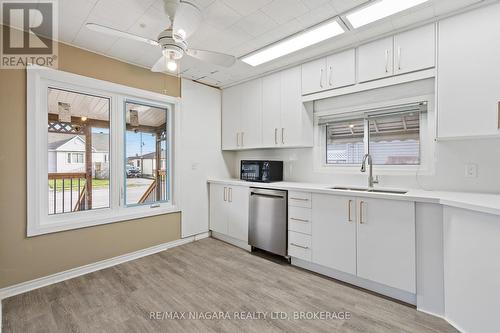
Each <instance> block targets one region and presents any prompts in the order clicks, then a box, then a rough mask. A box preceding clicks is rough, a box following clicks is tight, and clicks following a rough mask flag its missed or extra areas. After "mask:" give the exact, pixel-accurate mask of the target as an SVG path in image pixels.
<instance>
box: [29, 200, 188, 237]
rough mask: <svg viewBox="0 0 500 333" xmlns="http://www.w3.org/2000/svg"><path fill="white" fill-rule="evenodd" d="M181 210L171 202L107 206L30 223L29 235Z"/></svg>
mask: <svg viewBox="0 0 500 333" xmlns="http://www.w3.org/2000/svg"><path fill="white" fill-rule="evenodd" d="M179 212H181V210H180V209H179V208H177V207H176V206H173V205H170V204H169V205H164V206H161V207H157V208H150V207H149V206H141V207H129V208H122V209H119V210H118V211H116V210H115V211H112V210H111V209H110V208H106V209H101V210H95V211H86V212H82V213H85V214H79V213H73V214H71V216H70V215H66V216H65V215H59V216H57V218H56V219H53V220H52V221H50V222H45V223H41V224H40V225H38V226H30V225H28V230H27V237H34V236H40V235H45V234H51V233H55V232H61V231H68V230H75V229H81V228H88V227H94V226H99V225H104V224H110V223H116V222H127V221H130V220H136V219H141V218H146V217H151V216H158V215H165V214H173V213H179ZM54 217H55V216H54ZM66 217H67V218H66Z"/></svg>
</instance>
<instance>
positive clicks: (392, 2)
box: [345, 0, 429, 29]
mask: <svg viewBox="0 0 500 333" xmlns="http://www.w3.org/2000/svg"><path fill="white" fill-rule="evenodd" d="M427 1H429V0H379V1H374V2H371V3H370V4H369V5H368V6H366V7H363V8H360V9H357V10H354V11H353V12H351V13H348V14H347V15H346V16H345V17H346V19H347V20H348V21H349V23H350V24H351V25H352V27H353V28H355V29H357V28H359V27H362V26H364V25H367V24H370V23H372V22H375V21H378V20H381V19H383V18H385V17H388V16H391V15H394V14H396V13H399V12H402V11H404V10H406V9H409V8H411V7H415V6H418V5H420V4H422V3H424V2H427Z"/></svg>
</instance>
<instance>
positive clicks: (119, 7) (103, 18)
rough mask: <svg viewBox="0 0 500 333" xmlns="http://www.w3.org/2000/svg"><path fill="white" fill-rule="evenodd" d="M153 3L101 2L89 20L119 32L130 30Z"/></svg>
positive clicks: (137, 1)
mask: <svg viewBox="0 0 500 333" xmlns="http://www.w3.org/2000/svg"><path fill="white" fill-rule="evenodd" d="M151 3H152V0H145V1H139V0H128V1H120V0H99V1H98V2H97V4H96V5H95V6H94V8H93V9H92V11H91V13H90V15H89V17H88V19H87V20H88V22H93V23H98V24H102V25H105V26H108V27H112V28H114V29H118V30H128V29H129V28H130V27H131V26H132V25H133V24H134V23H135V22H136V21H137V20H138V19H139V18H140V17H141V16H142V15H143V14H144V13H145V12H146V10H147V9H148V8H149V7H150V5H151Z"/></svg>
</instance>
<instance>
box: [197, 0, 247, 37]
mask: <svg viewBox="0 0 500 333" xmlns="http://www.w3.org/2000/svg"><path fill="white" fill-rule="evenodd" d="M204 17H205V22H206V23H207V24H210V25H211V26H213V27H215V28H217V29H220V30H222V29H225V28H227V27H229V26H231V25H233V24H234V23H236V22H237V21H238V20H239V19H240V18H241V15H240V14H238V13H237V12H236V11H235V10H234V9H232V8H230V7H228V6H227V5H225V4H224V3H223V2H222V1H215V2H214V3H212V4H211V5H210V6H208V8H207V9H206V10H205V11H204Z"/></svg>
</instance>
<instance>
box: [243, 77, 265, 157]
mask: <svg viewBox="0 0 500 333" xmlns="http://www.w3.org/2000/svg"><path fill="white" fill-rule="evenodd" d="M240 87H241V96H242V98H241V103H242V104H241V118H240V122H241V123H240V127H241V140H240V148H241V147H242V148H257V147H260V146H261V145H262V79H257V80H253V81H249V82H247V83H244V84H242V85H241V86H240Z"/></svg>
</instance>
